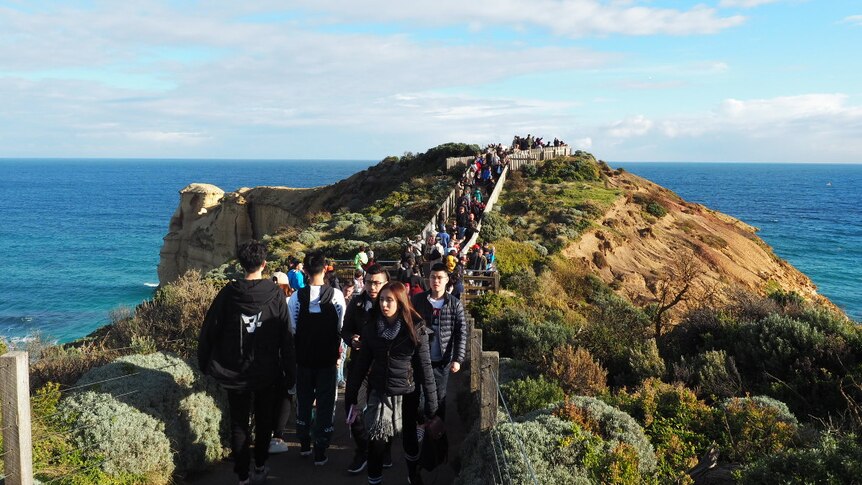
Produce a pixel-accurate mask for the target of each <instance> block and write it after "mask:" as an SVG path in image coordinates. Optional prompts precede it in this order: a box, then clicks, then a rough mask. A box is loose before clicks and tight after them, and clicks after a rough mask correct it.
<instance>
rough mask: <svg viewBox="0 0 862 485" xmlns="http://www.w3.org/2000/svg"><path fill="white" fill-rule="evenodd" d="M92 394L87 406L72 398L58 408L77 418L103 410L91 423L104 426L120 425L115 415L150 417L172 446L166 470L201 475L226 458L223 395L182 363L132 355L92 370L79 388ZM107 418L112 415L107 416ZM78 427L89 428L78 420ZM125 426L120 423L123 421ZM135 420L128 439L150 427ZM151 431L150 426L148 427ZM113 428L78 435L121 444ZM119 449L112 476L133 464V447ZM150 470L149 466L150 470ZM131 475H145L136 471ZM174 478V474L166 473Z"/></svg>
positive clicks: (112, 460)
mask: <svg viewBox="0 0 862 485" xmlns="http://www.w3.org/2000/svg"><path fill="white" fill-rule="evenodd" d="M77 386H84V388H85V389H88V391H91V392H88V393H86V394H87V395H88V397H87V398H86V402H85V403H82V402H81V401H80V399H79V398H78V396H80V395H79V394H75V395H72V396H71V397H69V398H67V399H64V400H63V401H61V403H60V409H61V410H62V411H64V412H67V413H73V415H74V413H76V412H78V408H79V407H80V406H83V405H85V404H87V403H95V402H98V403H100V405H99V406H98V407H97V408H94V409H92V410H91V411H90V416H91V417H92V419H100V420H102V421H104V423H105V427H107V428H110V426H111V423H114V422H116V421H117V419H115V418H116V417H117V415H116V413H114V411H124V412H125V411H127V410H128V409H127V408H131V409H134V410H135V411H136V412H137V413H140V414H142V415H145V416H147V417H152V418H151V419H155V421H156V422H157V423H159V425H160V426H161V427H157V429H158V430H159V433H161V434H162V436H164V439H165V440H166V441H167V442H168V443H169V445H170V447H169V450H170V451H169V453H170V455H169V459H170V461H171V465H170V467H168V468H167V469H168V470H174V468H176V470H177V471H178V472H181V473H182V472H187V471H193V470H199V469H202V468H203V467H205V466H207V465H208V464H210V463H213V462H215V461H217V460H219V459H221V458H223V457H224V451H225V447H224V443H223V442H222V436H227V428H226V426H227V419H226V417H227V413H226V409H227V405H226V399H225V396H224V395H223V392H222V391H220V390H219V389H218V388H217V387H216V386H215V384H214V383H213V382H212V381H211V380H210V379H208V378H205V377H203V376H202V375H201V374H200V372H199V371H197V370H196V369H193V368H192V367H190V366H189V365H188V364H186V363H185V362H184V361H183V360H181V359H179V358H177V357H173V356H170V355H167V354H163V353H155V354H150V355H130V356H127V357H122V358H120V359H117V360H116V361H114V362H112V363H110V364H108V365H105V366H102V367H99V368H96V369H93V370H92V371H90V372H88V373H87V374H85V375H84V376H83V377H82V378H81V380H80V381H79V382H78V383H77ZM105 413H108V414H105ZM75 421H76V425H82V424H86V423H83V422H82V421H81V419H78V418H76V419H75ZM120 421H122V420H120ZM148 422H149V421H147V420H137V421H134V423H133V424H128V423H127V424H124V426H128V427H129V428H128V429H125V428H124V431H123V432H124V433H127V434H128V435H127V437H126V439H127V440H134V439H136V431H135V429H134V428H133V427H132V426H138V425H143V424H145V423H148ZM150 426H151V425H150ZM115 432H116V431H115V430H114V429H106V428H99V432H98V433H96V434H87V435H79V436H78V438H79V439H81V440H84V441H92V440H101V439H103V436H102V434H100V433H105V436H104V439H106V440H109V441H111V442H114V443H115V444H116V442H118V440H120V438H121V436H120V434H119V433H117V434H114V433H115ZM119 444H120V445H121V446H120V447H119V448H117V449H115V450H113V451H112V454H111V455H110V458H109V464H108V465H106V467H105V468H104V469H105V471H108V472H110V470H111V469H113V468H112V467H116V469H117V470H122V466H121V465H120V464H122V463H126V461H129V460H132V459H133V457H129V456H126V455H125V453H126V452H127V451H128V450H131V449H135V445H132V444H125V443H119ZM147 466H149V465H147ZM135 470H137V471H134V472H133V473H136V474H137V473H142V471H140V470H139V469H135ZM168 473H170V472H168Z"/></svg>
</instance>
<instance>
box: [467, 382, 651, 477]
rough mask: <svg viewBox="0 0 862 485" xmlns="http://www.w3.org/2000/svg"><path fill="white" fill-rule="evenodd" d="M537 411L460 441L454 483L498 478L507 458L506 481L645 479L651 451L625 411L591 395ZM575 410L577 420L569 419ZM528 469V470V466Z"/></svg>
mask: <svg viewBox="0 0 862 485" xmlns="http://www.w3.org/2000/svg"><path fill="white" fill-rule="evenodd" d="M564 408H565V410H566V411H567V412H561V413H559V415H557V409H559V408H555V409H554V410H552V409H546V410H541V411H536V412H534V413H531V414H529V415H527V416H524V417H523V418H522V419H520V420H519V422H516V423H510V422H500V423H498V424H497V426H496V427H495V428H494V429H493V430H492V431H490V432H487V433H479V432H478V431H474V432H472V433H471V434H470V435H469V436H468V437H467V439H466V440H465V441H464V444H463V446H462V451H463V453H464V460H463V463H464V467H463V468H462V469H461V473H460V475H459V477H458V479H457V481H456V483H462V484H474V483H489V482H497V481H498V479H497V478H496V477H497V474H496V468H497V467H496V463H505V465H501V467H505V469H506V470H507V471H508V474H509V477H508V480H506V481H508V482H509V483H533V476H535V479H536V481H537V482H538V483H541V484H558V483H566V484H589V483H624V484H637V483H643V482H644V481H647V480H649V477H650V475H651V474H652V472H653V470H654V469H655V456H654V455H653V451H652V447H651V446H650V444H649V441H648V440H647V439H646V437H645V436H644V433H643V430H642V429H641V428H640V426H638V424H637V423H636V422H635V421H634V420H633V419H632V418H631V417H629V416H628V415H626V414H625V413H623V412H621V411H619V410H616V409H614V408H611V407H610V406H608V405H606V404H604V403H602V402H601V401H597V400H595V399H592V398H586V397H584V398H575V399H572V400H570V401H568V402H567V403H566V404H565V406H564ZM572 414H577V416H578V419H569V417H571V415H572ZM531 468H532V473H531V471H530V469H531Z"/></svg>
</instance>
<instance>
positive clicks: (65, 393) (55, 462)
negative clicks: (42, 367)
mask: <svg viewBox="0 0 862 485" xmlns="http://www.w3.org/2000/svg"><path fill="white" fill-rule="evenodd" d="M180 340H186V339H175V340H173V341H172V342H177V341H180ZM132 349H133V347H131V346H128V347H118V348H113V349H100V350H102V351H105V352H121V351H124V350H132ZM64 357H65V356H64ZM28 362H29V361H28ZM183 363H184V361H181V360H177V361H176V362H172V363H169V364H165V365H161V366H156V367H136V368H135V369H134V371H132V372H128V373H126V374H123V375H117V376H113V377H106V378H104V379H99V380H96V381H93V382H87V383H85V384H76V385H73V386H67V387H62V388H60V389H59V393H60V395H61V396H60V398H65V397H70V396H74V395H76V394H78V393H81V392H85V391H88V390H92V389H97V388H98V386H103V385H105V384H111V383H117V382H119V381H122V380H124V379H130V378H133V377H136V376H141V375H145V374H146V373H150V372H159V371H163V370H166V369H169V368H172V367H176V366H179V365H181V364H183ZM9 365H11V364H6V365H5V366H6V367H8V366H9ZM28 391H29V390H28ZM100 391H101V392H105V391H104V390H100ZM3 392H4V393H6V392H11V391H9V390H7V389H6V388H4V389H3ZM139 392H141V390H140V389H133V390H130V391H126V392H119V393H112V392H110V389H109V390H108V392H107V393H108V394H110V395H111V397H112V398H113V399H122V398H126V397H129V396H132V395H135V394H137V393H139ZM134 412H135V408H134V406H133V407H131V408H129V409H127V410H125V411H122V412H117V413H115V414H113V415H111V416H99V417H98V419H97V420H96V421H93V422H88V423H86V424H79V425H77V426H72V427H68V424H65V423H62V422H59V423H58V422H55V423H51V420H52V419H53V418H57V417H60V416H63V415H66V416H68V414H67V413H66V412H65V411H64V410H55V411H54V412H52V413H50V414H47V415H38V414H33V413H32V412H31V415H30V416H29V418H30V423H35V424H36V425H37V426H36V428H35V429H34V430H32V431H31V435H28V436H27V443H28V445H29V446H30V447H31V448H32V447H35V446H39V445H42V446H45V443H48V442H50V441H51V440H54V439H57V438H66V437H70V436H75V435H79V434H80V433H81V432H82V431H85V430H87V429H89V428H93V427H97V426H100V425H104V424H105V423H112V422H117V421H121V420H122V419H123V417H124V416H126V415H129V414H130V413H134ZM4 419H6V418H5V416H4ZM31 426H32V425H30V424H29V423H28V425H27V428H30V427H31ZM14 428H19V429H20V428H21V425H20V424H19V423H17V422H16V423H12V424H8V425H5V426H3V427H0V433H2V432H5V431H7V430H10V429H14ZM34 431H35V436H32V434H33V432H34ZM33 438H35V439H33ZM66 441H67V442H72V441H73V440H66ZM7 445H8V443H5V442H4V443H3V447H2V448H0V460H4V461H5V459H6V458H7V455H9V454H10V453H12V451H13V450H12V449H9V448H8V446H7ZM99 445H100V443H98V442H95V441H93V442H90V443H88V444H85V445H82V446H73V447H72V448H71V449H69V448H67V449H65V450H64V451H63V452H61V453H55V454H52V455H51V456H50V458H49V463H50V464H49V465H48V467H49V468H48V470H51V471H48V472H47V474H48V476H47V477H44V478H46V479H47V480H42V481H41V483H57V482H60V481H63V480H68V481H74V480H75V479H76V478H75V477H76V476H77V475H80V474H83V473H86V472H87V471H89V470H93V469H95V468H98V467H100V466H102V464H103V463H104V462H105V459H101V460H100V461H98V462H97V463H92V461H91V460H89V459H88V460H87V461H86V463H87V464H86V465H85V466H82V467H79V468H75V469H72V470H69V471H64V472H61V473H62V475H59V476H51V475H54V473H52V471H53V470H55V469H56V468H57V467H58V466H59V467H61V468H62V464H63V463H64V460H66V459H67V458H68V457H70V456H72V455H75V454H82V455H87V454H91V453H90V452H91V451H92V450H93V449H95V448H97V447H98V446H99ZM48 446H50V445H48ZM17 453H18V452H16V455H14V456H16V457H20V456H21V455H18V454H17ZM16 459H17V458H16ZM70 462H71V463H74V462H75V459H73V460H71V461H70ZM32 465H33V464H32V463H30V466H31V467H32ZM38 465H39V464H37V466H38ZM44 466H45V464H44V463H43V464H42V467H43V468H44ZM5 468H8V467H5ZM32 471H33V474H34V475H36V476H40V475H43V474H40V472H45V471H46V470H44V469H43V470H39V469H38V468H37V469H35V470H32ZM14 475H15V474H14V472H13V471H11V470H8V471H6V472H5V474H3V475H0V480H6V479H7V478H9V477H12V481H13V482H14V483H17V480H15V479H14ZM4 483H6V482H4Z"/></svg>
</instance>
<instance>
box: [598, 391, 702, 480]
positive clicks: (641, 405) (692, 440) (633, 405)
mask: <svg viewBox="0 0 862 485" xmlns="http://www.w3.org/2000/svg"><path fill="white" fill-rule="evenodd" d="M607 399H608V401H609V402H610V403H611V404H613V405H616V406H619V408H620V409H622V410H623V411H625V412H627V413H628V414H630V415H631V416H632V417H634V418H635V419H636V420H637V421H638V422H639V423H641V424H642V425H643V427H644V432H645V433H646V435H647V436H648V437H649V439H650V442H651V443H652V444H653V446H655V449H656V456H657V459H658V471H657V474H656V478H657V479H658V482H659V483H673V482H685V481H687V480H688V478H687V475H686V471H687V470H688V469H690V468H691V467H693V466H694V465H695V464H697V461H698V457H699V456H700V455H702V454H703V453H704V452H705V451H706V449H707V448H708V447H709V445H710V442H711V439H710V434H711V430H712V429H713V427H714V426H713V424H712V423H713V421H714V418H713V413H712V410H711V409H710V408H709V406H707V405H706V404H705V403H704V402H703V401H700V400H698V398H697V396H695V394H694V392H692V391H691V390H690V389H687V388H685V387H683V386H682V385H679V384H676V385H671V384H665V383H664V382H661V381H659V380H658V379H648V380H647V381H645V382H644V383H643V385H642V386H641V387H640V388H639V389H637V391H635V392H634V393H628V392H626V391H625V390H623V391H621V392H620V393H618V394H616V395H615V396H612V397H608V398H607Z"/></svg>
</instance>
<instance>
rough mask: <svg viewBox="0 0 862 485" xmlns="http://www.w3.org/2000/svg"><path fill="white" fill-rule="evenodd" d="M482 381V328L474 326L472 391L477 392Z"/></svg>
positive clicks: (472, 338)
mask: <svg viewBox="0 0 862 485" xmlns="http://www.w3.org/2000/svg"><path fill="white" fill-rule="evenodd" d="M481 382H482V329H480V328H475V327H474V328H473V336H472V337H471V338H470V392H477V391H478V390H479V387H480V385H481Z"/></svg>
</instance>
